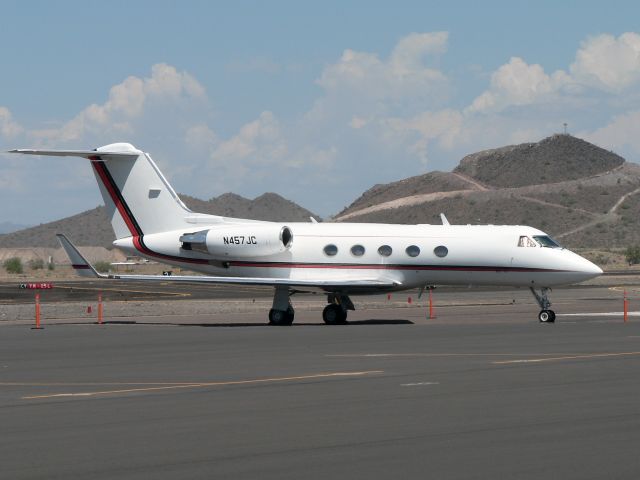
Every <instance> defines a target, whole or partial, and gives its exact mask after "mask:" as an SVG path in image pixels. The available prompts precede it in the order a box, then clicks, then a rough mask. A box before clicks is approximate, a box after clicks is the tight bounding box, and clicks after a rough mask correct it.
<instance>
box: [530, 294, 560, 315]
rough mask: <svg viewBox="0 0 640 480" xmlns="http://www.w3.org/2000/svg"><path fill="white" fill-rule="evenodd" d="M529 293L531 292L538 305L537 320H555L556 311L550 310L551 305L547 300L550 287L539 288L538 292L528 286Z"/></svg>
mask: <svg viewBox="0 0 640 480" xmlns="http://www.w3.org/2000/svg"><path fill="white" fill-rule="evenodd" d="M529 290H531V293H532V294H533V298H535V299H536V302H538V305H540V308H541V309H542V310H540V313H539V314H538V320H539V321H540V323H553V322H555V321H556V312H554V311H553V310H551V309H550V308H549V307H550V306H551V302H550V301H549V292H550V291H551V289H550V288H546V287H545V288H541V289H540V293H538V292H536V290H535V288H533V287H529Z"/></svg>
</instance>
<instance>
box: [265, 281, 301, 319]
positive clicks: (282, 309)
mask: <svg viewBox="0 0 640 480" xmlns="http://www.w3.org/2000/svg"><path fill="white" fill-rule="evenodd" d="M289 295H290V293H289V287H276V291H275V293H274V295H273V306H272V308H271V310H270V311H269V325H277V326H288V325H291V324H292V323H293V318H294V316H295V311H294V310H293V307H292V306H291V300H290V299H289Z"/></svg>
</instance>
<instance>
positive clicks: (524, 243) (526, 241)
mask: <svg viewBox="0 0 640 480" xmlns="http://www.w3.org/2000/svg"><path fill="white" fill-rule="evenodd" d="M518 246H519V247H537V246H538V244H537V243H536V242H534V241H533V240H531V239H530V238H529V237H527V236H526V235H522V236H521V237H520V239H519V240H518Z"/></svg>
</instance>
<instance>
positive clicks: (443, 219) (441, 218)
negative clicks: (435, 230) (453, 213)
mask: <svg viewBox="0 0 640 480" xmlns="http://www.w3.org/2000/svg"><path fill="white" fill-rule="evenodd" d="M440 220H442V225H450V224H449V220H447V217H446V216H445V214H444V213H441V214H440Z"/></svg>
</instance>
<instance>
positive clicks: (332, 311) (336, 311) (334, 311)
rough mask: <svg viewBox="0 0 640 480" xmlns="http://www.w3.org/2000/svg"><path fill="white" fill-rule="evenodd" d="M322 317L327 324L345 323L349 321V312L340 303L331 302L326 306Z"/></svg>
mask: <svg viewBox="0 0 640 480" xmlns="http://www.w3.org/2000/svg"><path fill="white" fill-rule="evenodd" d="M322 319H323V320H324V323H326V324H327V325H343V324H345V323H347V312H346V311H344V310H343V309H342V307H341V306H340V305H336V304H335V303H331V304H329V305H327V306H326V307H324V310H323V311H322Z"/></svg>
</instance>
